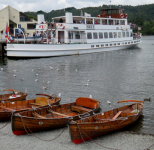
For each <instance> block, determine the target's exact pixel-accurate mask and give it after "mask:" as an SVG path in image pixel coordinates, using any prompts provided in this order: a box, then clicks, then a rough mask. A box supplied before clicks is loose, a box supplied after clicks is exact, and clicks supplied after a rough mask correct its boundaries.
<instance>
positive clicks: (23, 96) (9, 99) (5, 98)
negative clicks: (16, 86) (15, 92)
mask: <svg viewBox="0 0 154 150" xmlns="http://www.w3.org/2000/svg"><path fill="white" fill-rule="evenodd" d="M11 95H12V94H6V95H0V101H5V100H6V101H10V102H13V101H21V100H24V99H26V97H27V94H25V93H22V95H21V96H20V97H15V98H9V96H11Z"/></svg>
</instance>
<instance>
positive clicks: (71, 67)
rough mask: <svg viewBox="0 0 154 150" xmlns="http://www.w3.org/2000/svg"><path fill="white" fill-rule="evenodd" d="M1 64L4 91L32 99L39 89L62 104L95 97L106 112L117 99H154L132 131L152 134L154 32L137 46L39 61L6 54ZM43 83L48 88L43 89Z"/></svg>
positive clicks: (153, 109) (1, 83)
mask: <svg viewBox="0 0 154 150" xmlns="http://www.w3.org/2000/svg"><path fill="white" fill-rule="evenodd" d="M50 66H51V67H53V69H52V70H51V69H50ZM0 68H3V71H0V90H3V89H6V88H13V89H16V90H19V91H25V89H27V90H28V94H29V96H28V99H30V98H34V97H35V94H36V93H45V94H51V93H54V94H58V93H61V97H62V102H61V103H66V102H68V101H72V102H73V101H75V99H76V98H77V97H80V96H85V97H89V96H90V95H92V97H93V98H94V99H97V100H99V101H101V102H102V106H101V107H102V111H106V110H109V109H110V107H109V106H108V105H107V103H106V102H107V100H109V101H111V102H112V103H114V105H113V106H114V107H117V106H118V105H117V104H115V103H116V102H117V101H119V100H123V99H138V100H143V99H144V98H149V97H151V102H145V104H144V111H143V115H142V116H141V117H140V119H139V120H138V122H137V123H135V124H134V125H133V126H132V127H130V130H133V131H136V132H141V133H148V134H154V126H153V124H154V36H148V37H143V39H142V43H141V44H139V46H138V47H136V48H134V49H127V50H119V51H109V52H102V53H93V54H84V55H73V56H62V57H51V58H39V59H10V58H9V59H8V58H4V59H1V60H0ZM32 69H34V70H33V71H32ZM13 70H16V72H15V74H16V77H14V71H13ZM35 74H38V76H36V75H35ZM21 78H24V81H21V80H20V79H21ZM35 79H38V81H37V82H36V81H35ZM87 80H90V82H88V81H87ZM47 81H51V82H50V83H49V84H48V83H47ZM87 82H88V84H89V85H88V86H86V85H85V84H87ZM43 86H45V87H47V89H46V90H43ZM1 93H2V92H1Z"/></svg>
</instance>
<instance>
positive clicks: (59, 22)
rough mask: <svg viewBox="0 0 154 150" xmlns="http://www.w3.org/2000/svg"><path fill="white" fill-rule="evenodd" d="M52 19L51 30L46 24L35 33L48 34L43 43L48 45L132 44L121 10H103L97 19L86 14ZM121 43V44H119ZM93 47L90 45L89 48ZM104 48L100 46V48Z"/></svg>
mask: <svg viewBox="0 0 154 150" xmlns="http://www.w3.org/2000/svg"><path fill="white" fill-rule="evenodd" d="M52 19H53V24H54V27H53V28H51V29H49V28H48V26H47V25H46V24H38V25H37V26H36V30H37V31H43V32H48V33H50V34H48V33H47V35H50V36H48V37H47V40H46V42H45V43H48V44H62V43H66V44H71V43H77V44H80V43H82V44H83V43H96V44H97V43H104V42H105V43H106V42H113V41H114V42H115V43H112V44H113V46H114V45H121V44H122V45H124V44H132V43H133V41H132V40H133V36H132V35H133V34H132V29H130V25H128V22H127V14H123V13H122V10H121V9H105V10H102V14H101V15H98V16H97V17H91V15H89V14H86V13H85V15H84V16H72V13H71V12H66V13H65V16H60V17H55V18H52ZM50 30H51V31H50ZM49 38H51V39H49ZM121 41H123V42H122V43H120V42H121ZM125 41H127V42H125ZM124 42H125V43H124ZM134 42H136V41H134ZM112 44H111V45H112ZM107 45H108V44H106V46H107ZM111 45H110V46H111ZM93 46H94V45H91V47H93ZM104 46H105V45H103V44H102V45H101V47H104ZM96 47H97V45H96ZM98 47H100V45H98Z"/></svg>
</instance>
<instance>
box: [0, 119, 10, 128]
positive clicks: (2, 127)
mask: <svg viewBox="0 0 154 150" xmlns="http://www.w3.org/2000/svg"><path fill="white" fill-rule="evenodd" d="M10 121H11V118H10V120H9V121H8V122H7V123H6V124H5V125H4V126H2V127H1V128H0V130H1V129H3V128H4V127H5V126H7V125H8V124H9V123H10Z"/></svg>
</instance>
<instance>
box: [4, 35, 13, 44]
mask: <svg viewBox="0 0 154 150" xmlns="http://www.w3.org/2000/svg"><path fill="white" fill-rule="evenodd" d="M5 38H6V42H8V43H12V42H13V39H12V38H11V36H8V35H5Z"/></svg>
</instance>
